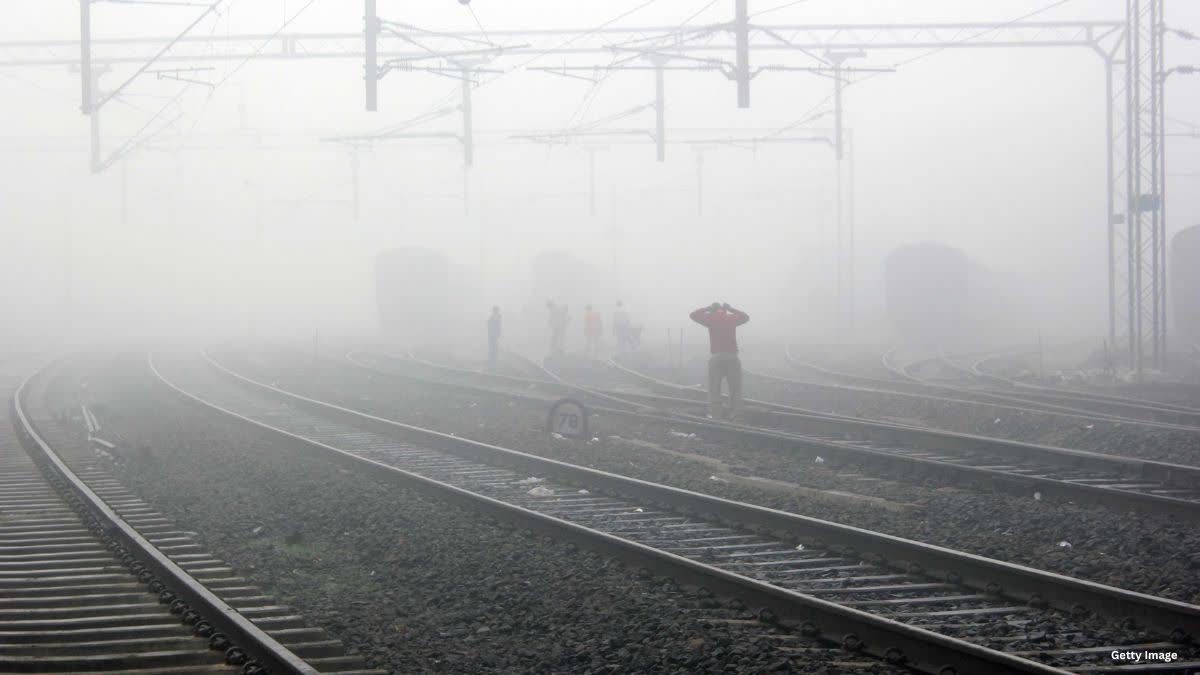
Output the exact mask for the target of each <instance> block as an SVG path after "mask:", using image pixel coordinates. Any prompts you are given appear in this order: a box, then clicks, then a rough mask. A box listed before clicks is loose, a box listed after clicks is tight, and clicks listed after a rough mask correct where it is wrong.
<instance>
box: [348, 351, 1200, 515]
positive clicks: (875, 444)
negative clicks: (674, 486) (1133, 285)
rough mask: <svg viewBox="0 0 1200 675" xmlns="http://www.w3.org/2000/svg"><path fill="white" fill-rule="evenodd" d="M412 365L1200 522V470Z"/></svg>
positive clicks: (948, 477) (682, 394)
mask: <svg viewBox="0 0 1200 675" xmlns="http://www.w3.org/2000/svg"><path fill="white" fill-rule="evenodd" d="M355 358H357V359H358V365H359V366H360V367H371V365H370V364H369V363H366V362H364V361H363V359H369V358H371V357H370V356H369V355H356V356H355ZM374 358H376V359H379V358H380V357H377V356H376V357H374ZM382 358H383V359H390V358H392V357H382ZM411 362H412V363H414V364H418V365H420V366H422V367H425V368H428V369H433V370H435V371H438V372H442V373H448V374H452V375H456V376H458V377H465V378H477V379H482V380H487V381H491V382H495V383H499V384H501V385H503V386H505V387H508V388H509V389H508V390H507V391H500V392H497V391H492V392H491V393H492V394H493V395H498V396H520V395H522V390H523V391H525V392H527V391H529V389H530V388H531V387H533V388H536V389H537V390H541V391H545V392H548V393H551V394H555V395H560V396H563V395H580V396H584V397H592V400H594V401H595V402H596V403H597V405H601V406H606V408H607V409H606V410H605V412H606V414H610V415H626V416H630V417H631V418H636V419H642V420H657V421H661V422H665V423H669V424H673V425H676V426H685V427H689V428H691V429H694V430H704V431H705V432H706V433H708V435H709V436H713V437H724V438H728V439H730V440H740V441H745V442H749V443H753V444H758V445H760V446H765V447H773V448H784V449H787V450H790V451H794V452H797V453H798V454H801V455H802V456H805V457H810V458H811V457H816V456H821V457H823V458H825V459H833V460H840V461H851V462H857V463H863V464H867V465H873V466H877V467H879V468H881V469H883V470H886V471H887V472H888V473H889V474H890V475H895V474H901V475H914V476H919V477H920V478H921V479H926V478H933V479H937V480H943V481H946V482H947V483H953V484H962V485H968V486H977V487H981V488H985V489H995V490H1001V491H1005V492H1008V493H1010V494H1017V495H1022V496H1027V497H1032V498H1035V499H1048V500H1062V501H1074V502H1077V503H1087V504H1094V505H1098V506H1104V507H1107V508H1114V509H1119V510H1126V509H1131V510H1140V511H1145V512H1150V513H1159V514H1170V515H1176V516H1180V517H1184V518H1189V519H1195V518H1196V517H1197V516H1198V515H1200V467H1192V466H1185V465H1177V464H1170V463H1166V462H1153V461H1149V460H1140V459H1131V458H1125V457H1116V456H1112V455H1104V454H1100V453H1093V452H1087V451H1082V450H1070V449H1066V448H1054V447H1049V446H1041V445H1035V444H1031V443H1022V442H1017V441H1008V440H1003V439H996V438H990V437H983V436H974V435H970V434H962V433H956V432H949V431H939V430H932V429H927V428H919V427H911V426H905V425H899V424H891V423H885V422H878V421H874V420H866V419H861V418H855V417H848V416H842V415H830V414H824V413H819V412H816V411H811V410H805V409H801V408H795V407H791V406H785V405H781V404H777V403H771V402H768V401H757V400H754V399H747V407H746V410H745V411H744V416H745V419H746V422H747V423H746V424H729V423H722V422H717V421H714V420H709V419H705V418H704V412H703V408H704V405H705V394H704V393H703V392H701V391H699V390H697V389H694V388H692V387H686V386H683V385H678V384H674V383H670V382H665V381H662V380H658V379H656V378H652V377H650V376H647V375H644V374H642V373H639V372H637V371H633V370H631V369H628V368H623V367H621V366H616V367H618V368H621V369H622V371H623V372H624V373H625V374H626V375H627V376H629V377H630V378H633V379H635V380H637V381H638V382H640V383H642V385H643V386H645V387H647V388H650V389H651V390H653V391H656V392H658V393H655V394H648V393H638V392H631V391H613V390H610V389H597V388H593V387H588V386H586V385H581V384H579V383H575V382H566V381H564V380H562V379H561V378H559V379H554V378H555V377H557V376H556V375H554V374H553V373H550V372H549V371H544V372H546V375H545V378H544V379H531V378H522V377H515V376H510V375H499V374H491V373H480V372H477V371H468V370H464V369H460V368H454V367H452V366H446V365H443V364H438V363H434V362H430V361H425V360H421V359H413V360H412V361H411ZM376 364H377V365H376V366H375V368H376V369H377V370H379V371H380V372H384V373H387V372H391V373H392V374H393V375H400V373H397V372H395V371H394V370H392V371H389V370H388V369H387V368H386V367H384V366H381V365H378V364H379V361H378V360H377V361H376ZM535 365H536V364H535ZM614 365H615V364H614ZM536 367H540V366H536ZM664 394H669V395H664ZM621 404H624V407H623V408H622V407H621Z"/></svg>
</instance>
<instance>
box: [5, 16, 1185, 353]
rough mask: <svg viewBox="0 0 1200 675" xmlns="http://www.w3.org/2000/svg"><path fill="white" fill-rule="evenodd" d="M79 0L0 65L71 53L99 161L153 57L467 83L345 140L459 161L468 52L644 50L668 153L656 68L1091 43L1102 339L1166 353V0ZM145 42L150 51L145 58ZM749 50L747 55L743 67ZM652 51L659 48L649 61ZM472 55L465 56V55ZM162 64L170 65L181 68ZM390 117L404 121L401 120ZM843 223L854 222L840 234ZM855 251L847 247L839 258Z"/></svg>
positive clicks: (773, 66) (490, 56) (41, 62)
mask: <svg viewBox="0 0 1200 675" xmlns="http://www.w3.org/2000/svg"><path fill="white" fill-rule="evenodd" d="M92 1H94V0H80V5H81V17H80V18H81V39H80V40H79V41H74V40H22V41H9V42H4V43H0V54H3V55H4V56H2V57H0V68H5V67H32V66H68V67H72V68H78V69H79V71H80V77H81V93H82V97H83V104H82V106H81V107H82V109H83V111H84V112H85V113H86V114H92V115H93V127H94V128H96V132H95V133H94V138H95V139H96V140H95V141H94V143H93V148H94V150H93V153H92V157H93V163H92V165H93V168H94V169H95V170H102V169H103V168H104V167H105V166H107V165H108V164H109V163H111V161H113V160H115V159H116V158H117V157H119V156H120V155H121V154H123V153H122V152H120V151H119V152H118V153H116V154H114V156H113V157H112V158H109V160H108V161H106V160H104V159H102V158H100V154H99V147H98V145H99V143H98V138H99V132H98V125H99V120H98V119H97V118H96V117H95V113H96V112H97V111H98V110H99V108H100V107H101V106H103V105H104V103H106V102H108V101H109V100H111V99H112V98H114V96H116V95H117V94H118V93H119V92H120V90H121V89H122V88H123V87H125V86H126V85H127V84H128V83H129V81H132V79H134V78H136V77H138V76H140V75H142V74H143V73H145V72H146V71H147V68H148V66H149V65H151V64H155V63H159V64H161V63H186V64H200V63H211V62H213V61H220V60H233V61H239V62H244V61H248V60H251V59H254V60H286V61H308V60H322V59H346V58H350V59H357V60H360V62H361V63H363V69H364V70H363V76H364V78H365V84H366V88H365V104H366V108H367V109H368V110H376V109H377V108H378V81H379V79H380V78H382V77H383V76H384V75H386V74H387V73H389V72H391V71H401V70H407V71H424V72H429V73H433V74H439V75H443V76H448V77H454V78H456V79H460V80H462V81H463V84H464V88H463V92H462V98H463V100H462V103H461V104H460V105H458V106H454V107H451V108H448V109H446V108H443V109H442V110H440V111H436V112H437V114H434V115H432V116H427V117H425V118H424V119H433V118H434V117H439V116H442V115H444V114H447V113H448V112H460V113H461V114H462V116H463V124H462V125H461V129H462V131H461V133H453V132H450V133H426V134H415V133H414V134H404V133H399V134H388V133H383V134H372V135H367V136H363V137H359V138H357V139H353V140H356V141H358V142H360V143H370V142H371V141H372V140H374V139H378V138H384V137H392V138H396V137H424V138H431V137H435V136H437V137H443V136H444V137H448V138H458V139H460V140H461V141H462V143H463V146H464V147H463V151H464V160H465V163H466V164H468V165H469V164H470V163H471V162H472V161H473V159H474V157H473V149H474V140H473V137H474V133H473V131H472V126H473V125H472V120H471V110H470V106H471V103H470V91H471V88H472V85H471V82H472V81H473V80H472V77H471V75H472V74H473V73H479V72H486V71H484V70H483V69H482V68H479V67H478V64H480V63H483V59H487V60H490V61H491V63H493V64H498V63H500V62H501V60H502V59H504V58H507V57H514V56H516V57H525V58H532V59H536V58H541V57H543V56H554V57H556V58H559V59H562V60H563V65H561V66H559V67H557V68H555V69H553V70H555V71H558V72H560V73H561V74H566V72H567V71H570V70H580V71H582V70H584V69H590V70H603V69H604V68H606V67H613V66H614V62H613V61H609V62H608V63H605V64H603V65H598V64H596V63H595V60H596V58H597V57H601V58H605V59H613V60H614V61H616V63H615V66H617V67H620V66H625V64H626V63H628V60H630V59H638V58H640V59H644V60H646V61H647V63H646V65H643V66H636V65H630V66H626V67H627V68H628V69H635V68H639V67H640V68H643V69H653V70H654V71H655V77H656V85H658V86H656V93H657V94H658V95H656V100H655V104H654V105H648V106H644V107H643V108H642V109H646V110H649V109H651V108H653V109H654V110H655V113H656V115H655V117H656V119H655V131H654V132H653V136H654V137H655V139H656V145H657V146H658V149H657V152H656V155H657V156H658V157H659V158H660V159H661V158H664V155H665V152H666V151H665V146H666V145H667V143H666V136H667V134H668V133H669V130H668V128H667V126H668V125H667V122H666V115H665V112H664V108H665V105H664V104H663V96H662V93H661V92H662V91H663V89H664V85H663V84H662V78H663V77H664V71H666V70H674V69H685V68H686V69H693V70H703V69H711V70H719V71H720V72H722V73H723V74H724V75H725V76H726V77H728V78H729V79H730V80H732V81H733V82H734V83H735V85H736V89H737V99H736V102H737V105H738V106H739V107H748V106H749V105H750V84H751V81H752V79H754V78H755V76H756V75H758V74H760V73H762V72H764V71H772V70H818V68H801V67H798V66H795V65H788V64H786V63H768V62H767V60H768V59H778V58H786V57H787V56H788V55H789V54H793V55H794V54H802V55H804V56H806V57H812V56H813V55H814V54H825V55H826V59H825V63H824V64H823V65H825V66H830V67H834V68H836V69H837V70H838V71H839V72H836V73H835V74H834V85H835V94H837V95H839V96H838V98H840V93H841V91H840V89H841V86H840V85H842V84H843V83H844V82H843V79H842V72H844V71H848V70H849V69H844V68H842V64H841V62H840V60H836V62H834V61H831V60H829V56H828V55H830V54H835V53H839V52H846V53H855V52H858V51H860V50H867V51H871V52H872V53H875V52H878V51H881V50H912V49H918V50H933V51H939V50H943V49H955V50H959V49H981V48H982V49H988V48H992V49H994V48H1004V49H1007V48H1070V47H1083V48H1087V49H1091V50H1094V51H1095V52H1097V53H1098V54H1099V55H1100V56H1101V59H1102V61H1103V64H1104V67H1105V75H1106V92H1105V97H1106V102H1105V103H1106V131H1107V133H1106V145H1107V153H1106V154H1107V161H1106V164H1107V167H1106V176H1107V191H1106V197H1105V208H1104V213H1105V214H1106V218H1107V222H1106V229H1107V236H1108V263H1109V265H1108V266H1109V302H1108V310H1109V331H1108V332H1109V338H1110V340H1111V341H1112V343H1113V344H1122V343H1125V344H1126V345H1127V347H1128V357H1129V365H1130V367H1131V368H1132V369H1133V370H1135V371H1138V372H1139V373H1140V371H1141V369H1142V368H1143V367H1144V365H1154V366H1161V365H1162V363H1163V361H1164V360H1165V356H1166V350H1167V322H1166V314H1167V310H1166V291H1167V289H1166V283H1165V281H1166V262H1165V251H1166V227H1165V218H1164V214H1165V199H1164V183H1165V181H1164V175H1163V169H1162V162H1163V148H1162V142H1161V135H1162V130H1163V114H1164V112H1163V105H1162V86H1163V80H1164V79H1165V77H1166V75H1167V74H1168V73H1169V72H1170V71H1165V70H1164V60H1163V34H1164V25H1163V5H1164V3H1163V0H1125V1H1126V16H1125V17H1124V20H1123V21H1030V20H1018V21H1010V22H958V23H923V24H886V23H873V24H872V23H865V24H844V23H830V24H794V23H793V24H787V23H781V24H770V25H768V24H762V23H758V22H755V21H754V18H755V15H754V14H753V12H752V11H751V9H750V7H749V2H748V0H733V16H732V19H731V20H728V21H725V22H722V23H715V24H709V25H703V26H694V27H683V26H637V27H612V26H607V25H606V26H602V27H598V28H590V29H580V30H573V29H511V30H492V31H490V32H489V33H487V34H484V33H483V31H482V30H480V31H478V32H476V31H446V32H434V31H428V30H424V29H421V28H417V27H415V26H411V25H407V24H401V23H396V22H389V21H384V20H382V19H380V17H379V16H378V14H377V11H376V9H377V8H376V5H377V2H376V0H364V2H363V5H362V8H363V30H362V32H352V33H335V32H307V33H305V32H288V31H286V30H283V29H282V28H281V30H280V31H277V32H275V33H272V34H269V35H268V34H244V35H237V34H217V33H214V34H212V35H203V36H202V35H193V34H189V31H190V28H191V27H189V29H188V30H184V31H183V32H182V33H181V34H179V35H175V36H170V37H161V38H157V37H150V38H96V37H95V36H92V35H91V34H90V30H89V28H90V16H89V15H90V10H91V8H90V4H91V2H92ZM217 4H219V3H217V2H212V3H208V2H205V3H204V5H208V10H207V11H206V12H205V14H204V15H207V14H208V13H210V12H211V11H213V9H214V8H215V7H216V5H217ZM204 15H202V16H201V17H200V19H202V18H203V16H204ZM200 19H197V21H196V23H198V22H199V20H200ZM192 25H193V26H194V25H195V23H193V24H192ZM284 28H286V26H285V27H284ZM785 36H786V37H785ZM429 37H436V38H437V39H438V44H439V48H438V49H436V50H434V49H431V48H429V47H428V46H426V45H425V44H424V43H422V40H423V39H424V38H429ZM563 38H569V39H566V40H563ZM546 40H553V41H554V45H552V46H549V47H545V46H537V47H534V46H532V45H533V44H535V43H539V42H543V43H544V41H546ZM560 40H562V41H561V42H560ZM453 41H457V42H453ZM448 42H452V43H453V44H456V45H457V46H458V47H456V48H454V49H447V48H446V47H445V44H447V43H448ZM214 44H220V45H221V46H222V48H221V49H213V48H212V47H213V45H214ZM631 44H632V45H633V46H632V47H631V46H630V45H631ZM72 50H75V51H74V54H71V51H72ZM148 54H150V55H151V56H150V57H149V60H148ZM752 56H753V57H754V58H755V64H754V66H753V67H752V65H751V57H752ZM651 57H653V58H654V59H656V60H651ZM472 58H474V59H478V60H476V61H473V62H472V63H470V64H469V65H466V66H464V61H465V60H466V59H472ZM818 58H819V57H818ZM819 60H820V59H819ZM122 64H140V67H139V68H138V69H137V72H136V73H135V74H134V75H133V78H130V80H127V81H126V83H125V84H123V85H121V86H120V87H118V88H116V89H115V90H113V91H112V92H108V93H105V94H103V95H98V94H97V82H96V79H97V77H98V73H100V72H103V70H104V69H106V68H116V67H119V66H120V65H122ZM497 67H499V66H497ZM516 69H525V70H534V68H529V67H527V63H522V64H520V65H518V66H516ZM510 70H512V68H511V67H509V69H508V70H504V69H501V70H498V71H494V72H498V73H501V74H502V73H504V72H509V71H510ZM545 70H547V71H549V70H551V69H549V68H546V69H545ZM174 79H180V78H178V73H176V74H175V78H174ZM839 117H840V116H839ZM840 122H841V120H840V119H835V125H836V126H840ZM402 126H404V127H405V128H407V126H409V125H402ZM571 131H577V130H568V133H570V132H571ZM639 133H645V132H644V131H643V132H639ZM835 136H837V134H836V133H835ZM340 140H351V139H340ZM852 208H853V205H851V209H852ZM850 236H851V237H853V234H851V235H850ZM853 257H854V254H853V252H851V253H850V254H849V258H850V268H851V269H852V266H853ZM849 276H850V277H851V279H849V280H848V283H849V284H850V286H851V288H852V286H853V279H852V277H853V272H852V271H851V272H849ZM851 293H852V291H851ZM1123 334H1124V335H1123Z"/></svg>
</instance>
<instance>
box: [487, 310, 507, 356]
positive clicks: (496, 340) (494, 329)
mask: <svg viewBox="0 0 1200 675" xmlns="http://www.w3.org/2000/svg"><path fill="white" fill-rule="evenodd" d="M502 321H503V319H502V318H501V317H500V306H499V305H492V313H491V315H490V316H488V320H487V331H488V368H489V369H490V370H495V369H496V359H497V358H498V357H499V356H500V332H501V322H502Z"/></svg>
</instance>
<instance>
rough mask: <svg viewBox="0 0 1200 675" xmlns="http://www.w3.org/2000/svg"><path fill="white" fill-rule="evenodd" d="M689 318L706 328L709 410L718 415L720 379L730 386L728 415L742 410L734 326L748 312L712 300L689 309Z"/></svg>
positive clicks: (714, 416)
mask: <svg viewBox="0 0 1200 675" xmlns="http://www.w3.org/2000/svg"><path fill="white" fill-rule="evenodd" d="M691 319H692V321H695V322H696V323H698V324H700V325H701V326H704V327H706V328H708V348H709V352H710V355H709V357H708V414H709V416H710V417H712V418H713V419H718V418H719V417H720V416H721V381H722V380H724V381H725V382H727V383H728V387H729V417H730V419H737V418H738V417H740V416H741V413H742V361H741V359H739V358H738V347H737V327H738V326H741V325H742V324H744V323H746V322H747V321H749V320H750V316H749V315H748V314H746V313H745V312H743V311H741V310H740V309H734V308H732V307H730V306H729V303H725V304H721V303H718V302H714V303H713V304H711V305H709V306H708V307H701V308H700V309H697V310H696V311H694V312H692V313H691Z"/></svg>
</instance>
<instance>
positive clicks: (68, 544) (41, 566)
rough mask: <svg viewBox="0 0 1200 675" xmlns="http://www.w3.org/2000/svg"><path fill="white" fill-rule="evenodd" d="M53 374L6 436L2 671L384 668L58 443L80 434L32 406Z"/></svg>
mask: <svg viewBox="0 0 1200 675" xmlns="http://www.w3.org/2000/svg"><path fill="white" fill-rule="evenodd" d="M41 377H44V376H38V377H37V378H35V379H34V381H29V380H27V381H25V382H22V383H21V384H19V385H17V386H16V387H15V391H12V389H11V388H10V391H11V392H12V398H11V400H10V404H9V407H8V410H7V412H8V416H9V417H10V418H11V419H10V420H9V421H11V423H12V428H13V429H14V430H15V434H9V433H5V434H3V436H0V673H32V672H38V673H47V672H61V673H82V672H111V673H127V674H129V675H134V674H143V673H144V674H150V673H164V674H171V673H180V674H182V673H189V674H199V673H242V674H243V675H262V674H265V673H272V674H276V675H281V674H285V673H286V674H305V675H311V674H316V673H342V675H384V671H371V670H367V669H366V667H365V666H364V664H363V662H362V659H361V657H357V656H347V655H346V654H345V650H344V649H343V647H342V644H341V643H340V642H338V641H337V640H333V639H330V637H329V636H328V635H327V634H326V633H325V632H324V631H323V630H321V629H319V628H313V627H309V626H307V625H306V624H305V623H304V620H303V618H302V617H300V616H297V615H296V614H295V613H294V612H292V611H291V610H290V609H289V608H287V607H284V606H280V605H279V604H278V603H276V602H275V600H274V599H273V598H271V597H269V596H267V595H265V594H264V593H263V592H262V591H261V590H260V589H259V588H257V587H255V586H253V585H251V584H250V583H249V582H247V581H246V579H244V578H241V577H239V576H237V575H236V573H235V572H234V571H233V570H232V569H230V568H229V567H228V566H227V565H225V563H224V562H222V561H220V560H218V559H216V558H214V557H212V556H211V555H209V554H207V553H205V552H204V551H202V550H201V549H200V546H199V545H198V544H196V542H195V541H194V540H193V538H192V534H191V533H188V532H182V531H180V530H178V529H177V528H176V527H175V526H174V525H172V524H171V523H170V522H169V521H168V520H167V519H166V518H164V517H163V516H162V515H161V514H159V513H157V512H155V511H154V510H153V509H152V508H151V507H150V506H148V505H147V504H145V503H144V502H142V501H141V500H139V499H138V498H137V497H136V496H134V495H132V494H131V493H129V492H128V491H127V490H126V489H125V488H123V487H122V486H121V485H120V484H119V483H118V482H117V481H116V480H114V479H113V477H112V474H111V473H110V472H109V470H108V468H107V467H106V466H104V464H105V463H106V462H107V460H105V459H99V458H98V457H97V456H95V455H94V454H93V453H91V452H90V451H88V452H86V453H82V454H81V453H75V454H76V455H77V456H74V457H72V456H71V453H70V452H67V453H63V452H60V450H59V448H56V447H54V445H57V443H55V444H54V445H52V443H54V439H55V437H56V436H61V435H63V434H66V433H67V432H66V431H64V430H62V429H58V428H55V424H54V422H53V421H51V420H47V419H46V418H45V416H42V417H39V416H38V415H36V414H35V413H34V412H33V410H34V406H32V404H31V403H30V401H29V398H30V396H29V394H30V391H31V390H32V389H35V388H36V387H37V386H38V384H39V380H40V378H41ZM82 417H83V418H84V419H85V420H86V422H87V424H88V425H89V428H94V426H95V424H96V422H97V420H96V418H95V416H94V415H92V414H91V413H90V412H89V411H88V410H87V409H86V408H85V409H83V411H82ZM47 439H50V440H49V441H48V440H47ZM93 441H97V442H98V445H97V448H98V449H99V450H100V451H101V452H100V453H99V454H100V455H101V456H103V455H104V454H108V455H109V457H111V454H110V453H108V450H116V447H115V446H114V445H112V444H111V443H107V442H105V441H103V440H101V439H93ZM66 445H67V444H64V446H63V447H65V446H66ZM68 460H73V461H68Z"/></svg>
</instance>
